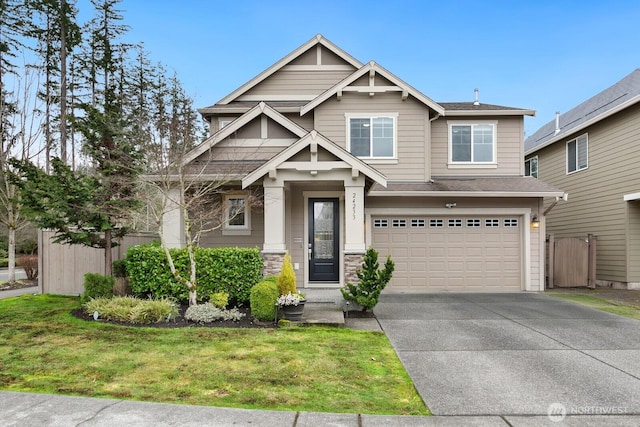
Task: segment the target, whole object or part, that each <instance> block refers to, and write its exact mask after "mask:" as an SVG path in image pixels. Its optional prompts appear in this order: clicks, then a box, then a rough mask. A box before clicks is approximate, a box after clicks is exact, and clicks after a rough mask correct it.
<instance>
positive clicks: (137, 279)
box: [125, 244, 263, 305]
mask: <svg viewBox="0 0 640 427" xmlns="http://www.w3.org/2000/svg"><path fill="white" fill-rule="evenodd" d="M195 255H196V266H197V267H196V279H197V291H198V301H199V302H203V301H206V300H208V298H209V297H210V296H211V294H212V293H214V292H226V293H227V294H229V300H230V301H231V302H234V303H235V304H236V305H242V304H246V303H248V302H249V295H250V292H251V288H252V287H253V286H254V285H255V284H256V283H258V282H259V281H260V280H261V278H262V274H261V271H262V267H263V261H262V256H261V255H260V250H259V249H258V248H196V252H195ZM171 256H172V257H173V262H174V264H175V266H176V269H177V270H178V271H179V272H181V274H183V275H185V276H186V277H188V274H189V268H190V265H189V255H188V254H187V250H186V249H184V248H182V249H171ZM125 262H126V264H127V275H128V276H129V284H130V285H131V290H132V292H133V294H134V295H137V296H141V297H147V296H152V297H154V298H162V297H171V298H174V299H176V300H178V301H181V302H185V301H188V300H189V290H188V289H187V287H186V286H185V285H182V284H180V283H179V282H178V281H176V280H175V278H174V277H173V275H172V274H171V270H170V269H169V263H168V262H167V258H166V256H165V253H164V249H163V248H162V247H160V246H159V245H158V244H148V245H139V246H132V247H130V248H129V249H128V250H127V254H126V258H125Z"/></svg>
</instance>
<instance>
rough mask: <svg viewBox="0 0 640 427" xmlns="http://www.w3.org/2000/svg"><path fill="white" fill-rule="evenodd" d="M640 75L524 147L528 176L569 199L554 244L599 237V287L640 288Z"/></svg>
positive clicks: (556, 215) (554, 229) (559, 211)
mask: <svg viewBox="0 0 640 427" xmlns="http://www.w3.org/2000/svg"><path fill="white" fill-rule="evenodd" d="M638 159H640V69H636V70H635V71H633V72H632V73H631V74H629V75H628V76H626V77H624V78H623V79H622V80H620V81H619V82H617V83H615V84H614V85H613V86H611V87H609V88H607V89H605V90H603V91H602V92H600V93H598V94H597V95H595V96H593V97H592V98H590V99H587V100H586V101H584V102H583V103H581V104H580V105H577V106H576V107H574V108H572V109H571V110H569V111H567V112H566V113H564V114H557V115H556V118H555V120H551V121H550V122H549V123H547V124H545V125H544V126H542V127H541V128H540V129H538V130H537V131H536V132H535V133H534V134H532V135H531V136H530V137H528V138H527V140H526V141H525V163H526V170H525V171H526V174H527V175H531V176H533V177H538V178H540V179H541V180H543V181H545V182H549V183H551V184H553V185H556V186H558V187H560V188H562V189H563V190H565V191H567V192H568V193H569V194H570V198H569V200H568V202H567V203H561V204H558V205H557V206H555V207H554V208H553V210H551V211H550V212H549V214H548V219H547V232H548V233H553V234H554V236H555V237H581V238H584V237H586V236H587V235H588V234H593V235H595V236H597V237H598V243H597V251H596V277H597V279H598V280H597V282H596V283H597V284H598V285H612V284H613V285H616V286H628V287H631V288H639V287H640V168H639V167H638V165H637V164H636V161H637V160H638Z"/></svg>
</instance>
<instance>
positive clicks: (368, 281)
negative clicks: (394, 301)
mask: <svg viewBox="0 0 640 427" xmlns="http://www.w3.org/2000/svg"><path fill="white" fill-rule="evenodd" d="M394 268H395V265H394V263H393V261H392V260H391V257H390V256H387V261H386V262H385V264H384V268H383V269H382V270H380V269H379V265H378V252H377V251H376V250H375V249H373V248H369V249H367V252H366V253H365V255H364V260H363V262H362V269H359V270H358V271H357V272H356V274H357V275H358V279H360V280H359V282H358V284H357V285H353V284H351V283H347V289H340V292H342V296H343V297H344V299H346V300H347V301H352V302H355V303H357V304H359V305H360V306H362V311H367V310H372V309H373V307H375V306H376V304H378V299H379V298H380V292H382V290H383V289H384V287H385V286H387V283H389V280H391V275H392V274H393V270H394Z"/></svg>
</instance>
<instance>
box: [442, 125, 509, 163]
mask: <svg viewBox="0 0 640 427" xmlns="http://www.w3.org/2000/svg"><path fill="white" fill-rule="evenodd" d="M478 125H483V126H486V125H489V126H491V127H492V128H493V146H492V153H491V155H492V157H493V159H492V160H491V161H488V162H476V161H473V147H474V144H473V128H474V126H478ZM454 126H470V127H471V157H472V159H471V160H470V161H454V160H453V127H454ZM447 135H448V141H447V146H448V151H449V153H448V167H449V168H450V169H453V168H454V165H460V166H472V167H492V168H497V165H498V160H497V159H498V122H497V121H495V120H478V121H472V122H470V121H468V120H447Z"/></svg>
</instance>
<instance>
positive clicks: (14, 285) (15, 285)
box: [0, 280, 38, 291]
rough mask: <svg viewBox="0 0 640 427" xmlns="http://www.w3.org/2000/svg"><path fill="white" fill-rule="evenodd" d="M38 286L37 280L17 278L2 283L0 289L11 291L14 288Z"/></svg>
mask: <svg viewBox="0 0 640 427" xmlns="http://www.w3.org/2000/svg"><path fill="white" fill-rule="evenodd" d="M36 286H38V281H37V280H17V281H15V282H6V283H2V284H0V291H10V290H13V289H24V288H32V287H36Z"/></svg>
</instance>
